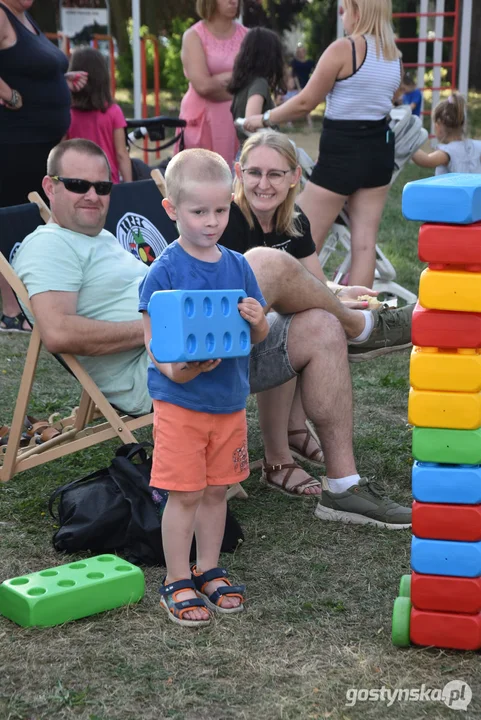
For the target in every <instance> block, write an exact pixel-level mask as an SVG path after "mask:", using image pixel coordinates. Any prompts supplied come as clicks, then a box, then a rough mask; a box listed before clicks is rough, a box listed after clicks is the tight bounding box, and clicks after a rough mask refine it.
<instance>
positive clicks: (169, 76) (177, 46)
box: [162, 18, 194, 97]
mask: <svg viewBox="0 0 481 720" xmlns="http://www.w3.org/2000/svg"><path fill="white" fill-rule="evenodd" d="M193 22H194V21H193V20H192V18H188V19H187V20H181V19H180V18H175V20H174V21H173V23H172V33H171V35H170V37H169V38H168V42H167V44H166V46H165V47H164V48H163V53H162V54H163V55H164V62H163V71H162V86H163V87H166V88H168V89H169V90H172V92H173V93H174V95H176V96H178V97H180V96H182V95H183V94H184V93H185V91H186V90H187V87H188V84H189V83H188V80H187V78H186V77H185V75H184V69H183V67H182V60H181V58H180V51H181V47H182V35H183V34H184V32H185V31H186V30H187V29H188V28H189V27H190V26H191V25H192V23H193Z"/></svg>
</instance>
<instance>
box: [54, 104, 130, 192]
mask: <svg viewBox="0 0 481 720" xmlns="http://www.w3.org/2000/svg"><path fill="white" fill-rule="evenodd" d="M70 116H71V121H70V128H69V131H68V133H67V138H68V140H73V138H85V140H92V142H94V143H97V145H100V147H101V148H102V150H103V151H104V153H105V154H106V155H107V157H108V159H109V163H110V168H111V170H112V180H113V182H114V183H118V182H119V181H120V178H119V166H118V163H117V153H116V151H115V144H114V130H117V128H124V127H126V125H127V123H126V122H125V117H124V114H123V112H122V110H121V109H120V107H119V106H118V105H116V104H115V103H114V104H113V105H111V106H110V107H109V108H107V110H106V111H105V112H101V111H100V110H78V109H77V108H72V109H71V110H70Z"/></svg>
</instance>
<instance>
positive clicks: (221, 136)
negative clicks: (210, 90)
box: [180, 20, 248, 167]
mask: <svg viewBox="0 0 481 720" xmlns="http://www.w3.org/2000/svg"><path fill="white" fill-rule="evenodd" d="M193 29H194V30H195V32H196V33H197V34H198V36H199V38H200V41H201V43H202V47H203V49H204V53H205V57H206V61H207V67H208V69H209V72H210V74H211V75H218V74H219V73H223V72H232V69H233V67H234V60H235V58H236V55H237V53H238V52H239V48H240V46H241V43H242V40H243V39H244V37H245V35H246V34H247V32H248V29H247V28H246V27H244V26H243V25H240V24H239V23H235V32H234V34H233V35H232V36H231V37H230V38H228V39H226V40H220V39H219V38H216V37H215V36H214V35H212V33H211V32H210V31H209V30H207V28H206V26H205V25H204V23H203V22H202V20H201V21H200V22H198V23H196V24H195V25H193ZM231 102H232V100H226V101H225V102H212V101H211V100H208V99H207V98H204V97H201V95H199V94H198V93H197V92H196V91H195V90H194V88H193V87H192V85H191V84H189V89H188V90H187V92H186V94H185V95H184V97H183V99H182V103H181V106H180V117H181V118H183V119H184V120H187V127H186V128H185V133H184V138H185V147H186V148H194V147H201V148H205V149H206V150H214V151H215V152H218V153H219V155H222V157H223V158H224V160H226V162H227V163H228V165H229V167H232V166H233V164H234V159H235V156H236V153H237V150H238V148H239V142H238V140H237V134H236V131H235V127H234V121H233V119H232V115H231V112H230V106H231Z"/></svg>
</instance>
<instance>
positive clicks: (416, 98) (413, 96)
mask: <svg viewBox="0 0 481 720" xmlns="http://www.w3.org/2000/svg"><path fill="white" fill-rule="evenodd" d="M422 101H423V95H422V92H421V90H418V88H415V89H414V90H411V92H408V93H404V95H403V104H404V105H411V103H416V107H415V108H414V110H413V111H412V114H413V115H417V116H418V117H420V116H421V103H422Z"/></svg>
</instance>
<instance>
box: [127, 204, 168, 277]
mask: <svg viewBox="0 0 481 720" xmlns="http://www.w3.org/2000/svg"><path fill="white" fill-rule="evenodd" d="M115 234H116V236H117V240H118V241H119V243H120V244H121V245H122V246H123V247H124V248H125V249H126V250H128V251H129V252H131V253H132V255H135V257H136V258H138V259H139V260H141V261H142V262H143V263H145V264H146V265H151V264H152V263H153V262H154V260H155V258H156V257H158V256H159V255H160V253H161V252H162V250H164V249H165V248H166V247H167V245H168V243H167V240H166V239H165V238H164V236H163V235H162V233H161V232H160V231H159V230H158V229H157V228H156V227H155V225H153V224H152V223H151V222H150V220H147V218H146V217H144V216H143V215H139V214H138V213H125V215H124V216H123V217H121V218H120V220H119V221H118V223H117V231H116V233H115Z"/></svg>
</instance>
